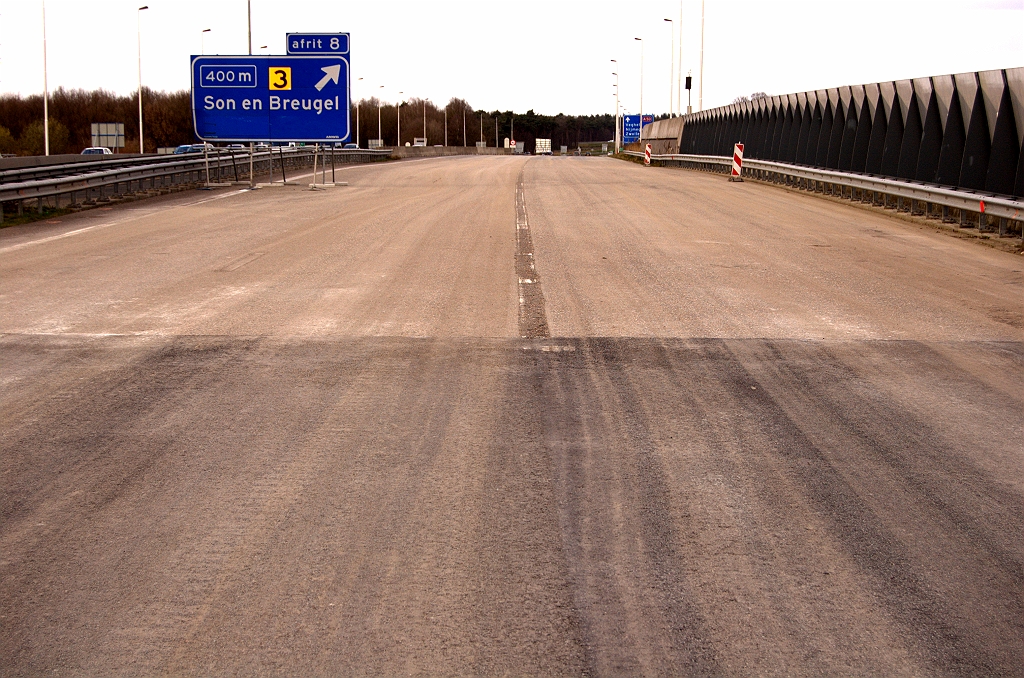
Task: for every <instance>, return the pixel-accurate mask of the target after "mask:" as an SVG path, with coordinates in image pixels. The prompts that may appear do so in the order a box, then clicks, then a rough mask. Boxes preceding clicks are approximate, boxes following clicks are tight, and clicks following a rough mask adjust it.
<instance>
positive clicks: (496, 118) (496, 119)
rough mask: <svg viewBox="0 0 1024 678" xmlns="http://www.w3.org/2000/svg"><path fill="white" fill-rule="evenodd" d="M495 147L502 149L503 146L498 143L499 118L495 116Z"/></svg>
mask: <svg viewBox="0 0 1024 678" xmlns="http://www.w3.org/2000/svg"><path fill="white" fill-rule="evenodd" d="M494 147H495V148H501V144H499V143H498V116H494Z"/></svg>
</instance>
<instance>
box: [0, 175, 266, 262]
mask: <svg viewBox="0 0 1024 678" xmlns="http://www.w3.org/2000/svg"><path fill="white" fill-rule="evenodd" d="M246 190H248V189H243V190H240V191H229V192H227V193H223V194H221V195H215V196H213V197H210V198H204V199H202V200H196V201H194V202H189V203H184V204H181V205H172V206H170V207H167V208H166V209H154V210H151V211H147V212H145V213H144V214H135V215H132V216H130V217H128V218H127V219H120V220H118V221H108V222H107V223H105V224H93V225H92V226H86V227H85V228H76V229H75V230H73V231H68V232H67V233H58V234H57V235H51V236H48V237H46V238H40V239H39V240H29V241H27V242H21V243H18V244H17V245H9V246H7V247H4V248H0V254H3V253H4V252H13V251H14V250H20V249H22V248H24V247H30V246H32V245H42V244H44V243H48V242H53V241H54V240H60V239H62V238H70V237H71V236H73V235H78V234H80V233H88V232H89V231H98V230H101V229H104V228H108V227H110V226H116V225H118V224H124V223H127V222H129V221H135V220H136V219H142V218H143V217H148V216H150V215H153V214H158V213H160V212H165V211H167V210H174V209H178V208H181V207H193V206H195V205H202V204H203V203H206V202H212V201H214V200H223V199H224V198H230V197H231V196H233V195H240V194H242V193H245V191H246ZM101 209H102V208H101Z"/></svg>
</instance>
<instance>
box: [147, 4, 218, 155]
mask: <svg viewBox="0 0 1024 678" xmlns="http://www.w3.org/2000/svg"><path fill="white" fill-rule="evenodd" d="M144 9H149V5H143V6H142V7H139V11H138V12H136V13H135V18H136V28H137V29H138V30H137V34H136V35H137V37H138V42H139V153H145V152H146V145H145V143H143V141H142V10H144ZM204 148H205V146H204Z"/></svg>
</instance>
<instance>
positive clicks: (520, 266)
mask: <svg viewBox="0 0 1024 678" xmlns="http://www.w3.org/2000/svg"><path fill="white" fill-rule="evenodd" d="M525 171H526V168H525V166H524V167H523V169H521V170H519V178H518V179H516V275H517V276H518V278H519V335H520V336H521V337H523V338H524V339H536V338H543V337H550V336H551V332H550V330H549V329H548V318H547V313H546V312H545V310H544V290H543V289H542V288H541V285H540V273H538V272H537V265H536V262H535V261H534V253H533V239H532V238H531V237H530V222H529V219H528V218H527V215H526V195H525V193H524V191H523V173H524V172H525Z"/></svg>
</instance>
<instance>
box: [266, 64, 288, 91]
mask: <svg viewBox="0 0 1024 678" xmlns="http://www.w3.org/2000/svg"><path fill="white" fill-rule="evenodd" d="M291 88H292V69H291V66H271V67H270V89H276V90H282V89H291Z"/></svg>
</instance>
